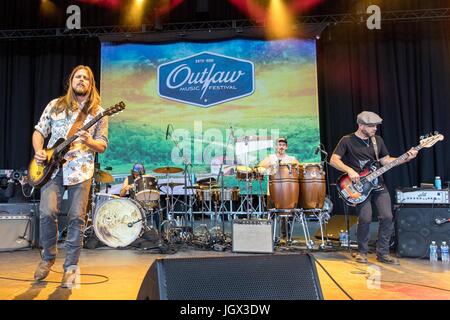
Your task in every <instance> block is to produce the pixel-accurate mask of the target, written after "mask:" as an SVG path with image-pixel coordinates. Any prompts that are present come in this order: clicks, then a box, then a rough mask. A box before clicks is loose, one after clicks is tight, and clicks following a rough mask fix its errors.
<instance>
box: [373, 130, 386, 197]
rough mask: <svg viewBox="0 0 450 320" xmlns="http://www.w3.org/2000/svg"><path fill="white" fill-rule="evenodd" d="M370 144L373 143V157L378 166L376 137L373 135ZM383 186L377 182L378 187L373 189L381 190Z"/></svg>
mask: <svg viewBox="0 0 450 320" xmlns="http://www.w3.org/2000/svg"><path fill="white" fill-rule="evenodd" d="M372 144H373V150H374V151H375V157H376V159H377V163H378V165H379V166H381V163H380V159H379V158H378V145H377V139H376V138H375V136H373V137H372ZM383 189H384V188H383V187H382V186H381V185H380V184H378V188H375V190H379V191H380V190H383Z"/></svg>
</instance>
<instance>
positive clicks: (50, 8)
mask: <svg viewBox="0 0 450 320" xmlns="http://www.w3.org/2000/svg"><path fill="white" fill-rule="evenodd" d="M56 10H57V8H56V5H55V4H54V3H53V2H52V1H50V0H41V5H40V13H41V15H43V16H46V17H48V16H51V15H54V14H56Z"/></svg>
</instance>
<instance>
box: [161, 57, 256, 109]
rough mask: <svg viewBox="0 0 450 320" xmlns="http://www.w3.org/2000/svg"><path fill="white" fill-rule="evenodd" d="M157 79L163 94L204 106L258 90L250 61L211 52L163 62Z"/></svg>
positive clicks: (240, 96) (165, 96)
mask: <svg viewBox="0 0 450 320" xmlns="http://www.w3.org/2000/svg"><path fill="white" fill-rule="evenodd" d="M157 78H158V95H159V96H160V97H162V98H166V99H170V100H174V101H178V102H183V103H187V104H192V105H195V106H199V107H204V108H207V107H211V106H213V105H217V104H221V103H224V102H227V101H231V100H236V99H239V98H242V97H246V96H249V95H251V94H252V93H253V92H254V91H255V74H254V65H253V63H252V62H251V61H247V60H242V59H237V58H233V57H228V56H224V55H220V54H216V53H210V52H201V53H199V54H195V55H193V56H189V57H186V58H183V59H179V60H176V61H172V62H168V63H164V64H162V65H160V66H158V76H157Z"/></svg>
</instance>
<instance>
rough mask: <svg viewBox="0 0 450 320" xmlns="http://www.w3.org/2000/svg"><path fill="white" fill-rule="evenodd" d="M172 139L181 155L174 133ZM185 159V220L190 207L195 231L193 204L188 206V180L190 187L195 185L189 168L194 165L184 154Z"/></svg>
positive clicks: (170, 134)
mask: <svg viewBox="0 0 450 320" xmlns="http://www.w3.org/2000/svg"><path fill="white" fill-rule="evenodd" d="M170 126H171V127H172V130H173V126H172V125H170ZM169 136H170V139H171V140H172V142H173V143H174V145H175V147H176V148H177V149H178V153H179V154H181V148H180V146H179V144H178V142H177V141H176V140H175V139H174V138H173V136H172V133H169ZM182 158H183V164H184V186H185V188H184V218H185V220H186V219H187V215H188V207H189V212H190V213H191V219H190V220H191V228H192V230H194V216H193V214H192V203H189V205H188V204H187V188H186V187H187V185H188V180H189V183H190V185H191V186H192V185H193V182H192V178H191V174H190V173H189V167H191V168H192V163H191V162H190V160H188V159H187V158H186V156H185V155H184V154H183V155H182Z"/></svg>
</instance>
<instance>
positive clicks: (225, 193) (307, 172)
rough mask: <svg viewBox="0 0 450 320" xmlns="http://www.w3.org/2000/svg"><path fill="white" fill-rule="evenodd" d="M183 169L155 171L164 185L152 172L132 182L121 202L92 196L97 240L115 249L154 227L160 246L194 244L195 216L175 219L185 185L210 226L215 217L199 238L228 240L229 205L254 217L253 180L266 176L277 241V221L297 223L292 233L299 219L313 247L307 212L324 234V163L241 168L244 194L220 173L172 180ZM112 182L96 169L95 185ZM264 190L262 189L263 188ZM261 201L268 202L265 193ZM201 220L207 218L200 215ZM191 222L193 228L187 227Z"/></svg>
mask: <svg viewBox="0 0 450 320" xmlns="http://www.w3.org/2000/svg"><path fill="white" fill-rule="evenodd" d="M184 171H185V170H183V169H181V168H177V167H160V168H157V169H154V170H153V172H154V173H157V174H159V177H164V178H165V181H164V182H160V181H159V180H158V178H157V177H156V176H153V175H150V174H146V175H140V176H139V177H137V178H136V179H135V180H134V182H133V184H132V188H131V189H130V191H129V193H130V197H129V198H121V197H118V196H116V195H112V194H109V193H107V192H106V193H101V192H94V194H93V197H92V209H91V210H90V212H89V214H88V217H89V220H88V221H91V222H92V225H91V226H89V227H88V228H87V229H89V228H91V227H92V229H93V231H94V232H95V235H96V236H97V237H98V239H99V240H100V241H101V242H103V243H104V244H106V245H107V246H109V247H113V248H119V247H127V246H129V245H131V244H132V243H133V242H134V241H136V240H137V239H138V238H139V237H141V236H142V235H143V233H144V232H146V231H148V230H150V229H152V230H154V231H156V232H157V234H158V236H159V243H160V244H161V243H163V242H166V243H167V242H169V243H170V242H173V241H182V242H190V241H192V240H193V239H194V238H195V232H194V231H195V230H196V229H194V218H193V216H192V215H191V216H189V215H188V214H187V212H185V215H184V216H183V215H181V219H180V215H178V216H177V219H174V214H175V212H174V192H173V191H174V188H175V187H176V186H184V188H183V189H185V190H190V191H191V192H190V194H189V197H190V199H189V201H191V200H192V199H193V201H194V202H197V204H199V205H200V206H201V212H202V213H204V212H205V211H206V212H210V213H211V223H212V222H213V219H212V218H214V222H213V223H212V228H211V229H208V228H207V227H205V226H206V225H205V224H201V225H200V227H201V228H203V230H204V232H206V233H208V235H207V236H205V234H202V235H201V236H200V238H204V239H206V238H207V239H208V241H210V243H219V242H221V241H222V242H223V241H225V240H224V239H225V233H224V231H225V226H224V217H223V212H224V210H225V209H224V207H225V203H227V202H230V203H231V202H233V201H234V202H236V201H240V204H241V206H243V207H244V208H245V211H244V212H247V214H248V215H249V214H251V212H252V211H254V208H253V204H252V200H253V192H252V185H253V182H259V183H260V184H262V181H263V180H264V179H265V177H266V176H268V186H269V193H270V199H271V205H269V206H266V205H265V203H264V204H263V206H262V208H263V210H262V211H264V212H266V213H268V216H267V217H268V218H275V219H274V221H275V226H274V235H273V237H274V241H275V230H276V224H277V220H278V221H279V220H280V218H286V219H291V220H292V221H293V223H292V224H291V226H290V228H291V231H293V226H294V223H295V222H296V221H299V222H301V223H302V225H303V231H304V234H305V238H306V243H307V247H308V248H310V247H311V245H312V241H311V239H310V236H309V232H308V229H307V227H306V220H305V214H307V213H311V214H314V215H316V216H318V218H319V222H320V225H321V231H323V230H322V221H323V219H321V214H322V213H324V210H323V207H324V204H325V198H326V197H325V194H326V182H325V173H324V171H323V169H322V166H321V165H320V164H304V165H297V164H279V165H278V167H277V168H276V170H272V171H267V170H265V169H264V168H262V167H249V166H239V165H237V166H235V170H234V172H233V171H232V173H233V174H235V175H236V178H237V179H238V181H241V182H245V184H246V194H245V195H244V194H241V192H240V188H239V187H225V186H224V183H223V177H222V179H221V180H222V181H221V183H220V175H219V177H217V179H216V178H215V177H207V178H203V179H199V180H198V181H191V183H190V185H185V184H184V183H179V182H174V181H173V180H174V179H172V177H173V176H172V175H173V174H177V173H182V172H184ZM185 174H186V173H185ZM194 179H195V178H194ZM161 180H162V179H161ZM218 180H219V181H218ZM113 181H114V178H113V177H112V176H111V175H110V174H109V173H107V172H105V171H101V170H96V173H95V175H94V182H95V183H96V184H99V183H104V184H109V183H112V182H113ZM194 182H195V183H194ZM260 189H261V190H262V186H261V188H260ZM261 192H262V191H261ZM162 193H163V194H164V193H165V200H166V201H165V207H161V200H162V198H163V197H162V196H161V194H162ZM261 198H262V199H264V196H263V195H262V194H261V195H260V199H261ZM213 207H214V209H213ZM205 208H206V209H207V210H205ZM163 213H165V217H164V218H165V220H163ZM220 217H221V218H222V223H223V225H222V228H220V227H219V218H220ZM203 219H204V217H202V220H203ZM189 220H190V222H191V225H190V226H187V225H185V223H187V222H188V221H189ZM149 221H150V223H149ZM155 222H156V226H155V225H154V223H155ZM160 222H161V223H160ZM197 230H198V228H197ZM322 234H323V232H322ZM291 235H292V232H291ZM174 239H177V240H174ZM323 243H324V241H323V237H322V244H323Z"/></svg>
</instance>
